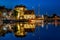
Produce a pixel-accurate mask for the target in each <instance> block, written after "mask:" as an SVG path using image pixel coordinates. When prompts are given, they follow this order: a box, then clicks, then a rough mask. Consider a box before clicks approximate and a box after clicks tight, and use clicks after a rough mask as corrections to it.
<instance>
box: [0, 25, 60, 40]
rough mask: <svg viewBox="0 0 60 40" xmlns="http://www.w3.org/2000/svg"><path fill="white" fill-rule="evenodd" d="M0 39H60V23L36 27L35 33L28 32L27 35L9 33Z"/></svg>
mask: <svg viewBox="0 0 60 40" xmlns="http://www.w3.org/2000/svg"><path fill="white" fill-rule="evenodd" d="M0 40H60V25H58V26H54V25H52V24H49V25H45V26H44V27H43V28H42V27H36V29H35V31H34V32H33V33H28V34H27V35H26V36H25V37H23V38H21V37H15V36H14V34H13V33H8V34H6V35H5V36H4V37H2V36H1V37H0Z"/></svg>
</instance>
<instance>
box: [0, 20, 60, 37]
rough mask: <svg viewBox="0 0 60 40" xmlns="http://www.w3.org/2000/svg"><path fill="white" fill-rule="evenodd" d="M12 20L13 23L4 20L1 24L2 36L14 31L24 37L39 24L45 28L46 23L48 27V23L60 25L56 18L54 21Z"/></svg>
mask: <svg viewBox="0 0 60 40" xmlns="http://www.w3.org/2000/svg"><path fill="white" fill-rule="evenodd" d="M34 21H35V20H34ZM10 22H12V23H4V22H3V23H2V24H1V25H0V36H4V35H5V34H6V33H11V32H13V33H14V35H15V36H16V37H24V36H26V35H27V33H28V32H34V31H35V28H36V27H37V26H38V27H42V28H43V27H44V25H46V29H48V24H53V25H55V26H57V25H60V22H59V21H57V20H54V21H52V22H49V21H44V20H38V21H35V22H33V21H32V20H30V21H29V22H15V21H10Z"/></svg>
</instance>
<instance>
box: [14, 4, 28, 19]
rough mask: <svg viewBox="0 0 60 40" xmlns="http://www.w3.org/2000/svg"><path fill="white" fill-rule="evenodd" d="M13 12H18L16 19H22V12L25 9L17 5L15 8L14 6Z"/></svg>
mask: <svg viewBox="0 0 60 40" xmlns="http://www.w3.org/2000/svg"><path fill="white" fill-rule="evenodd" d="M14 10H16V11H17V12H18V13H17V14H18V15H17V19H23V16H24V11H25V10H27V9H26V7H25V6H24V5H17V6H15V9H14Z"/></svg>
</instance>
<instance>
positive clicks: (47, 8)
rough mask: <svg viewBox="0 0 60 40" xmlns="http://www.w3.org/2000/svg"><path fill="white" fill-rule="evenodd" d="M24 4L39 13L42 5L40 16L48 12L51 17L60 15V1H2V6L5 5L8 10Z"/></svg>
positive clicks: (0, 2) (0, 0)
mask: <svg viewBox="0 0 60 40" xmlns="http://www.w3.org/2000/svg"><path fill="white" fill-rule="evenodd" d="M20 4H23V5H25V6H26V7H27V8H28V9H32V7H33V9H34V10H35V12H36V14H37V13H38V8H39V7H38V6H39V5H40V14H45V13H46V12H47V13H48V14H49V15H51V14H53V13H56V14H57V15H59V13H60V0H0V5H1V6H2V5H4V6H5V7H6V8H14V7H15V6H16V5H20Z"/></svg>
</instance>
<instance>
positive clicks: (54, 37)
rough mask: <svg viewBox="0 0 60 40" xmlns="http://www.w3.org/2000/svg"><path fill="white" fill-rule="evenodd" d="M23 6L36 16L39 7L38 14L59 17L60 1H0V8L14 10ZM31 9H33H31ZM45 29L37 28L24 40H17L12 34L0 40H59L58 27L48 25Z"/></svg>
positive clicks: (59, 31)
mask: <svg viewBox="0 0 60 40" xmlns="http://www.w3.org/2000/svg"><path fill="white" fill-rule="evenodd" d="M20 4H23V5H25V6H26V7H27V8H28V9H34V11H35V14H36V15H37V14H38V8H39V5H40V14H45V13H46V12H47V13H48V15H52V14H53V13H56V14H57V15H60V0H0V6H5V7H6V8H12V9H13V8H14V7H15V6H16V5H20ZM32 7H33V8H32ZM48 26H49V28H48V29H46V26H45V27H44V28H41V27H38V28H36V30H35V32H34V33H28V34H27V35H26V37H24V38H17V37H15V36H14V34H13V33H8V34H6V35H5V37H0V40H60V26H57V27H55V26H54V25H48Z"/></svg>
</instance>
